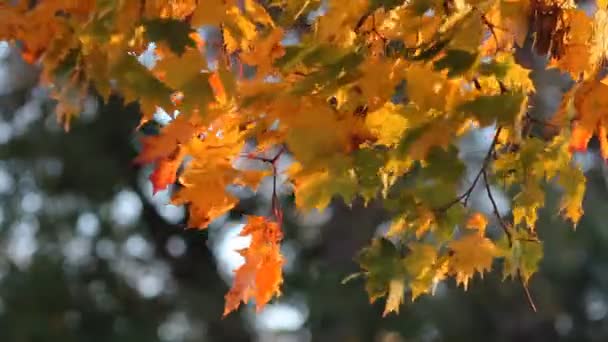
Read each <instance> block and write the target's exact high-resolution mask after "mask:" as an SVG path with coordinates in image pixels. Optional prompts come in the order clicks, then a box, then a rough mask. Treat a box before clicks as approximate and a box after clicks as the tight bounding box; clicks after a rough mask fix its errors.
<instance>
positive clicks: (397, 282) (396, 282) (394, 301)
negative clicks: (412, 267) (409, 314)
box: [382, 278, 405, 317]
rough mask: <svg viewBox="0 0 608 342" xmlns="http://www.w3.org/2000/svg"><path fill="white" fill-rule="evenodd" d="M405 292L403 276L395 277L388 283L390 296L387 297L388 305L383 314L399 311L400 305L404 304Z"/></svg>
mask: <svg viewBox="0 0 608 342" xmlns="http://www.w3.org/2000/svg"><path fill="white" fill-rule="evenodd" d="M404 293H405V282H404V280H403V278H399V279H393V280H391V281H390V282H389V285H388V297H387V298H386V306H385V307H384V312H383V313H382V316H384V317H385V316H386V315H388V314H389V313H390V312H395V313H397V314H398V313H399V306H401V304H403V295H404Z"/></svg>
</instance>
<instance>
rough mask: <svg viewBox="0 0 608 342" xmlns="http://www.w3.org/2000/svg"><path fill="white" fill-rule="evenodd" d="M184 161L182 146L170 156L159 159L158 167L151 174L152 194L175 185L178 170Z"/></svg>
mask: <svg viewBox="0 0 608 342" xmlns="http://www.w3.org/2000/svg"><path fill="white" fill-rule="evenodd" d="M183 159H184V153H183V150H182V149H181V147H180V146H177V147H176V149H175V151H173V152H172V153H171V154H170V155H169V156H167V157H164V158H161V159H159V160H158V161H157V162H156V167H155V168H154V171H153V172H152V174H150V182H152V193H153V194H155V193H157V192H158V191H160V190H164V189H166V188H167V186H169V185H171V184H173V183H175V180H176V179H177V170H178V169H179V167H180V165H181V164H182V161H183Z"/></svg>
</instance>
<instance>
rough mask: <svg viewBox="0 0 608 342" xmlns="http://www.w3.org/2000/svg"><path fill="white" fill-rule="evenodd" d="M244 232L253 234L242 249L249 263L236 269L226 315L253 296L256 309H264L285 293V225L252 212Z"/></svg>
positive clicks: (227, 297)
mask: <svg viewBox="0 0 608 342" xmlns="http://www.w3.org/2000/svg"><path fill="white" fill-rule="evenodd" d="M240 235H241V236H248V235H251V244H250V245H249V247H247V248H244V249H242V250H240V251H239V253H240V254H241V255H242V256H243V258H245V263H244V264H243V265H241V266H240V267H239V268H238V269H237V270H236V271H235V275H234V281H233V284H232V288H231V289H230V291H228V293H227V294H226V304H225V306H224V314H223V316H224V317H225V316H226V315H228V314H229V313H230V312H232V311H234V310H236V309H238V307H239V306H240V305H241V302H243V303H247V302H249V300H250V299H254V300H255V304H256V310H257V311H260V310H261V309H262V308H264V306H265V305H266V304H267V303H268V301H270V299H272V297H274V296H278V295H280V294H281V291H280V288H279V287H280V285H281V283H282V282H283V273H282V267H283V263H284V259H283V256H282V255H281V251H280V242H281V240H282V239H283V232H282V231H281V225H280V224H279V223H277V222H273V221H269V220H268V219H267V218H265V217H261V216H249V217H248V218H247V225H245V227H244V228H243V230H242V231H241V233H240Z"/></svg>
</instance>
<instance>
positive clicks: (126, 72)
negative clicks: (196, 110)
mask: <svg viewBox="0 0 608 342" xmlns="http://www.w3.org/2000/svg"><path fill="white" fill-rule="evenodd" d="M111 75H112V77H113V78H114V79H116V81H117V83H118V87H119V89H120V91H121V93H122V95H123V96H125V102H132V101H135V100H137V99H139V100H140V105H141V108H142V111H143V113H144V116H147V117H151V116H152V114H154V112H155V111H156V106H159V107H163V108H170V107H172V106H173V104H172V103H171V94H173V90H172V89H171V88H169V87H167V85H165V84H164V83H162V82H161V81H159V80H158V79H157V78H156V77H154V76H153V75H152V74H151V73H150V71H149V70H148V69H146V67H144V66H143V65H141V64H140V63H139V62H138V61H137V59H136V58H135V57H133V56H130V55H125V56H124V57H123V58H122V59H121V60H120V61H119V62H118V63H116V64H114V65H113V67H112V70H111Z"/></svg>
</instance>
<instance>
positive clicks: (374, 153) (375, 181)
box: [354, 148, 387, 200]
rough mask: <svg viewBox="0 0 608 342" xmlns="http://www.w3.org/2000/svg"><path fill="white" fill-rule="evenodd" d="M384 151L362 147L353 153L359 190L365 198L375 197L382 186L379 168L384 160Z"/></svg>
mask: <svg viewBox="0 0 608 342" xmlns="http://www.w3.org/2000/svg"><path fill="white" fill-rule="evenodd" d="M386 157H387V156H386V153H385V152H384V151H381V150H376V149H371V148H364V149H360V150H357V151H356V152H355V154H354V165H355V173H356V174H357V180H358V182H359V188H360V192H361V194H362V195H363V197H364V198H365V199H366V200H370V199H373V198H374V197H376V195H377V194H378V192H379V191H380V189H381V188H382V179H381V178H380V173H379V171H380V168H381V167H383V166H384V164H385V162H386Z"/></svg>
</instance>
